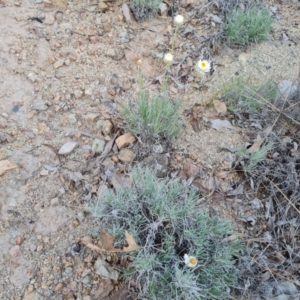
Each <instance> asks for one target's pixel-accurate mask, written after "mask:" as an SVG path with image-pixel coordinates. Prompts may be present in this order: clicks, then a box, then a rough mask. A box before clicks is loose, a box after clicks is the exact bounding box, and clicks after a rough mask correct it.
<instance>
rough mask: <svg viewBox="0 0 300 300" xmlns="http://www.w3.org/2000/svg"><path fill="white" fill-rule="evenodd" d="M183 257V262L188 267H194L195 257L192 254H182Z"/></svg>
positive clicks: (195, 263) (195, 264)
mask: <svg viewBox="0 0 300 300" xmlns="http://www.w3.org/2000/svg"><path fill="white" fill-rule="evenodd" d="M183 258H184V262H185V264H186V265H187V266H188V267H189V268H195V267H196V266H197V263H198V261H197V258H196V257H194V256H189V255H188V254H184V256H183Z"/></svg>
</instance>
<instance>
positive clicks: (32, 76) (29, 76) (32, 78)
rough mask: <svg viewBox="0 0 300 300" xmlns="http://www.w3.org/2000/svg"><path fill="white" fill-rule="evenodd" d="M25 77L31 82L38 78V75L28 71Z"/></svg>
mask: <svg viewBox="0 0 300 300" xmlns="http://www.w3.org/2000/svg"><path fill="white" fill-rule="evenodd" d="M27 77H28V79H29V80H30V81H31V82H36V80H37V79H38V76H37V75H36V74H35V73H34V72H30V73H28V74H27Z"/></svg>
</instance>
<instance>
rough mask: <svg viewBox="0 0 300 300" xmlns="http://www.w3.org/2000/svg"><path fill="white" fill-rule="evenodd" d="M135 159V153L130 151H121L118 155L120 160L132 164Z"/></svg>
mask: <svg viewBox="0 0 300 300" xmlns="http://www.w3.org/2000/svg"><path fill="white" fill-rule="evenodd" d="M134 158H135V153H134V152H133V151H131V150H129V149H121V151H120V152H119V154H118V159H119V160H121V161H123V162H132V161H133V159H134Z"/></svg>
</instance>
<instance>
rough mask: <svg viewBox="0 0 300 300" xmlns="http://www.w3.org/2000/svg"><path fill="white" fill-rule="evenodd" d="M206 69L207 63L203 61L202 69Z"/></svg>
mask: <svg viewBox="0 0 300 300" xmlns="http://www.w3.org/2000/svg"><path fill="white" fill-rule="evenodd" d="M206 67H207V63H206V61H202V62H201V68H202V69H206Z"/></svg>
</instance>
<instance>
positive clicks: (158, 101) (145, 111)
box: [121, 89, 181, 143]
mask: <svg viewBox="0 0 300 300" xmlns="http://www.w3.org/2000/svg"><path fill="white" fill-rule="evenodd" d="M179 104H180V103H179V101H173V100H171V99H170V98H169V97H167V96H164V95H163V94H161V95H155V96H152V97H151V96H150V95H149V94H148V93H146V92H145V91H144V90H143V89H142V90H141V91H140V92H139V93H138V95H137V98H136V99H135V100H133V101H129V103H127V104H125V105H123V108H122V112H121V113H122V115H123V117H124V118H125V121H126V126H125V128H126V129H127V130H128V131H129V132H131V133H133V134H136V135H140V137H141V139H142V140H143V141H144V142H150V143H151V142H153V141H154V140H157V139H160V138H163V139H166V140H169V139H171V138H173V137H176V136H178V135H179V133H180V131H181V125H180V124H179V114H178V107H179Z"/></svg>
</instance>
